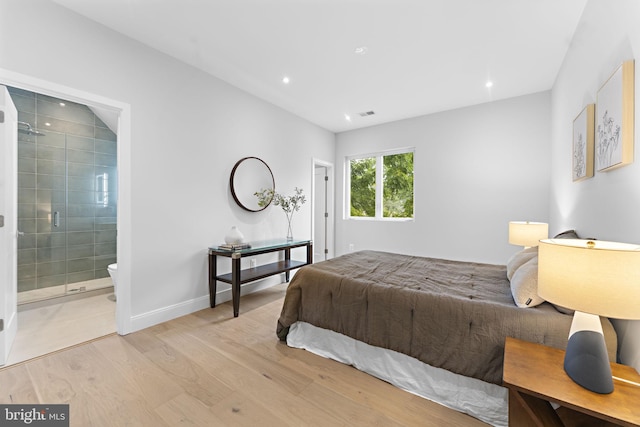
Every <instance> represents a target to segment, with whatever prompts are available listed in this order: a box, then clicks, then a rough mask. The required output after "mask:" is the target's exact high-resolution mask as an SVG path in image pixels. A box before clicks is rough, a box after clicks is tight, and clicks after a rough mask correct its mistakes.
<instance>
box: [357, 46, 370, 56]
mask: <svg viewBox="0 0 640 427" xmlns="http://www.w3.org/2000/svg"><path fill="white" fill-rule="evenodd" d="M368 50H369V49H368V48H367V47H366V46H360V47H357V48H355V49H354V50H353V53H355V54H356V55H366V54H367V51H368Z"/></svg>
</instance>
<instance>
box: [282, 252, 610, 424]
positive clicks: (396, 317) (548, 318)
mask: <svg viewBox="0 0 640 427" xmlns="http://www.w3.org/2000/svg"><path fill="white" fill-rule="evenodd" d="M518 255H519V258H517V259H516V260H515V261H514V260H513V259H512V260H510V261H509V263H508V265H506V266H505V265H492V264H482V263H473V262H461V261H452V260H444V259H436V258H425V257H418V256H409V255H401V254H394V253H386V252H378V251H361V252H355V253H350V254H346V255H343V256H340V257H337V258H334V259H331V260H328V261H324V262H320V263H317V264H313V265H308V266H305V267H303V268H301V269H300V270H299V271H298V272H297V273H296V275H295V276H294V278H293V279H292V281H291V282H290V284H289V286H288V288H287V292H286V296H285V300H284V305H283V308H282V312H281V315H280V318H279V319H278V324H277V330H276V333H277V335H278V337H279V338H280V339H281V340H285V341H287V344H288V345H290V346H293V347H298V348H304V349H307V350H309V351H312V352H314V353H317V354H320V355H322V356H324V357H330V358H333V359H335V360H338V361H340V362H343V363H348V364H351V365H353V366H355V367H356V368H358V369H361V370H363V371H365V372H368V373H370V374H372V375H375V376H377V377H379V378H382V379H384V380H386V381H389V382H391V383H392V384H394V385H396V386H398V387H401V388H404V389H406V390H408V391H410V392H412V393H415V394H418V395H421V396H423V397H426V398H428V399H431V400H434V401H437V402H439V403H442V404H444V405H446V406H449V407H452V408H453V409H456V410H459V411H462V412H465V413H468V414H470V415H472V416H474V417H476V418H478V419H480V420H482V421H485V422H487V423H489V424H492V425H507V424H508V415H507V392H506V389H505V388H503V387H502V386H501V383H502V360H503V351H504V341H505V338H506V337H507V336H511V337H515V338H519V339H523V340H526V341H531V342H536V343H541V344H545V345H548V346H551V347H556V348H561V349H564V348H565V346H566V343H567V337H568V333H569V328H570V325H571V321H572V316H571V315H570V314H568V313H565V312H563V311H564V310H562V308H561V307H554V306H552V305H551V304H549V303H547V302H544V301H542V300H536V299H535V298H529V297H528V296H527V292H529V293H532V295H533V294H535V280H533V279H535V277H533V276H534V274H533V273H534V267H532V265H533V264H535V274H537V257H535V256H534V255H535V253H534V251H533V250H529V251H528V252H527V251H523V252H522V253H521V254H518ZM514 258H516V257H514ZM534 261H535V262H534ZM522 272H524V273H522ZM521 273H522V274H521ZM523 277H524V279H523ZM536 277H537V276H536ZM510 279H511V280H510ZM516 279H517V280H516ZM516 281H520V282H523V283H524V285H523V286H521V289H524V291H520V290H518V291H517V292H516V291H514V289H513V283H515V282H516ZM532 285H533V291H532V290H531V287H532ZM518 304H519V305H521V306H520V307H519V306H518ZM534 305H535V307H534ZM524 307H526V308H524ZM603 330H604V332H605V338H606V341H607V347H608V350H609V356H610V359H611V360H612V361H615V354H616V346H617V342H616V335H615V331H614V329H613V327H612V325H611V323H610V322H609V321H608V320H607V319H604V320H603Z"/></svg>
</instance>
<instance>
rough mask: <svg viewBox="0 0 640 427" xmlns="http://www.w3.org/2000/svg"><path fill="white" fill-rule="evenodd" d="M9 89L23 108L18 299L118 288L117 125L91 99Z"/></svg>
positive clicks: (24, 301)
mask: <svg viewBox="0 0 640 427" xmlns="http://www.w3.org/2000/svg"><path fill="white" fill-rule="evenodd" d="M8 90H9V94H10V96H11V99H12V100H13V103H14V105H15V106H16V108H17V111H18V132H17V133H18V141H17V147H18V149H17V154H18V167H17V183H18V215H17V220H18V257H17V262H18V305H19V306H21V305H25V304H29V303H32V302H35V301H42V300H46V299H51V298H57V297H61V296H65V295H72V294H79V293H85V292H86V293H95V292H94V291H96V290H99V289H103V288H107V287H112V282H111V280H110V278H109V274H108V271H107V267H108V266H109V265H113V264H116V262H117V254H116V230H117V200H118V195H117V182H116V177H117V175H118V173H117V135H116V132H117V129H111V128H109V125H108V124H106V123H105V122H104V121H103V120H101V119H100V117H99V116H98V115H96V114H95V113H94V111H93V110H91V108H90V107H88V106H86V105H83V104H79V103H76V102H73V101H69V100H66V99H61V98H57V97H52V96H48V95H43V94H39V93H36V92H32V91H28V90H24V89H18V88H14V87H11V86H9V87H8Z"/></svg>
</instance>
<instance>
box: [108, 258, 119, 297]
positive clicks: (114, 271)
mask: <svg viewBox="0 0 640 427" xmlns="http://www.w3.org/2000/svg"><path fill="white" fill-rule="evenodd" d="M107 270H108V271H109V276H111V281H112V282H113V293H116V282H117V281H118V264H109V266H108V267H107Z"/></svg>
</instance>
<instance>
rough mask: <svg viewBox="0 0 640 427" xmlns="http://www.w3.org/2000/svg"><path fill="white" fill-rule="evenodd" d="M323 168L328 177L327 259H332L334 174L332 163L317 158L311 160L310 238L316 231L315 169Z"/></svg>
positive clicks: (333, 240)
mask: <svg viewBox="0 0 640 427" xmlns="http://www.w3.org/2000/svg"><path fill="white" fill-rule="evenodd" d="M318 167H323V168H326V169H327V176H328V177H329V183H328V185H327V212H328V213H329V216H328V218H327V222H326V225H327V230H326V231H327V233H326V236H327V241H326V244H327V247H326V249H328V252H327V259H330V258H333V257H334V253H335V250H334V245H335V243H334V242H335V239H334V237H335V209H334V205H335V204H334V200H335V196H334V195H335V173H334V166H333V163H330V162H327V161H324V160H320V159H317V158H312V159H311V205H312V206H311V238H312V239H313V238H315V235H316V230H315V219H316V218H315V207H316V203H317V200H316V168H318ZM319 243H320V242H314V246H315V245H316V244H319Z"/></svg>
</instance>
